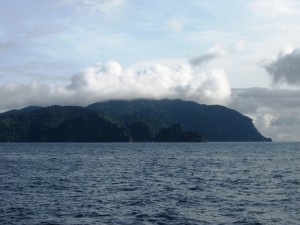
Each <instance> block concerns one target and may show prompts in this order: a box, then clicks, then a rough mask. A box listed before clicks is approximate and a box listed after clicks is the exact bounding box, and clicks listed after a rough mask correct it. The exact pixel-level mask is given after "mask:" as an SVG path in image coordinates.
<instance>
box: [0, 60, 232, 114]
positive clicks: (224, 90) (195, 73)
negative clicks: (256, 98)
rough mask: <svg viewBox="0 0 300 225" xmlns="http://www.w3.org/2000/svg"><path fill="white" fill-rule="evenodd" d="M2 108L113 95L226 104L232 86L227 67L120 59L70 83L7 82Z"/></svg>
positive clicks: (0, 91)
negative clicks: (134, 64) (139, 65)
mask: <svg viewBox="0 0 300 225" xmlns="http://www.w3.org/2000/svg"><path fill="white" fill-rule="evenodd" d="M0 96H2V97H1V99H0V102H1V103H0V109H1V110H2V111H3V110H6V109H12V108H20V107H24V106H28V105H41V106H45V105H49V104H63V105H70V104H76V105H87V104H90V103H93V102H96V101H103V100H110V99H137V98H150V99H161V98H181V99H186V100H193V101H196V102H199V103H208V104H210V103H213V104H224V103H226V102H227V101H228V99H229V98H230V86H229V83H228V81H227V77H226V74H225V72H224V71H222V70H220V69H210V70H207V71H202V70H201V69H200V68H196V67H193V66H191V65H190V64H189V63H184V64H181V65H177V66H165V65H160V64H156V65H152V66H149V67H147V68H144V69H139V70H134V69H133V68H131V67H128V68H123V67H122V66H121V65H120V64H119V63H118V62H116V61H108V62H106V63H99V64H96V65H94V66H90V67H87V68H85V69H83V70H81V71H80V73H78V74H76V75H74V76H73V77H72V78H71V80H70V84H69V85H58V84H43V83H40V82H37V81H35V82H32V83H30V84H20V83H13V84H4V85H1V86H0Z"/></svg>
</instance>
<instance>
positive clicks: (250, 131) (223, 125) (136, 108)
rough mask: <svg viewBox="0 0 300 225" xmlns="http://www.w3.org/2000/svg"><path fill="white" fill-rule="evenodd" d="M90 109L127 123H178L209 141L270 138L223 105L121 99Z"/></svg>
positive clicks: (249, 121)
mask: <svg viewBox="0 0 300 225" xmlns="http://www.w3.org/2000/svg"><path fill="white" fill-rule="evenodd" d="M87 108H89V109H92V110H95V111H98V112H106V113H110V114H111V115H113V116H116V117H118V118H119V119H120V120H122V121H125V122H126V123H131V122H132V121H134V120H140V119H141V118H144V119H145V118H147V119H148V120H152V121H160V122H161V123H162V124H163V125H164V126H171V125H173V124H175V123H179V124H181V126H182V127H183V129H185V130H194V131H198V132H200V133H203V134H205V135H206V136H207V137H208V140H209V141H271V140H270V139H268V138H265V137H264V136H262V135H261V134H260V133H259V132H258V131H257V129H256V128H255V126H254V125H253V123H252V120H251V119H250V118H248V117H246V116H244V115H242V114H241V113H239V112H237V111H235V110H232V109H229V108H226V107H224V106H220V105H201V104H198V103H195V102H191V101H182V100H133V101H120V100H118V101H108V102H99V103H95V104H92V105H89V106H88V107H87Z"/></svg>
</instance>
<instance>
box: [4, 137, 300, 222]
mask: <svg viewBox="0 0 300 225" xmlns="http://www.w3.org/2000/svg"><path fill="white" fill-rule="evenodd" d="M0 224H1V225H6V224H13V225H15V224H16V225H19V224H20V225H23V224H24V225H40V224H44V225H46V224H47V225H79V224H80V225H81V224H83V225H85V224H86V225H90V224H253V225H254V224H296V225H297V224H300V143H106V144H104V143H91V144H84V143H82V144H75V143H73V144H54V143H51V144H0Z"/></svg>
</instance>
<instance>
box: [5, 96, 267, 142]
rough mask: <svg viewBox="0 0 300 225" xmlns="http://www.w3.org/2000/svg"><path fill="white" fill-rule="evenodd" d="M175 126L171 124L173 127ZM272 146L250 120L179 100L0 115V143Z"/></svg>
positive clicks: (27, 110)
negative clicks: (260, 143) (234, 143)
mask: <svg viewBox="0 0 300 225" xmlns="http://www.w3.org/2000/svg"><path fill="white" fill-rule="evenodd" d="M174 124H175V125H174ZM207 139H208V140H209V141H271V139H268V138H265V137H263V136H262V135H261V134H260V133H259V132H258V131H257V130H256V128H255V127H254V125H253V123H252V121H251V119H250V118H248V117H246V116H244V115H242V114H240V113H239V112H237V111H234V110H231V109H228V108H226V107H223V106H219V105H213V106H209V105H200V104H197V103H195V102H190V101H182V100H133V101H108V102H100V103H95V104H92V105H89V106H87V107H76V106H50V107H45V108H42V107H34V106H32V107H27V108H24V109H22V110H12V111H8V112H6V113H2V114H0V141H1V142H107V141H109V142H123V141H165V142H183V141H188V142H202V141H207Z"/></svg>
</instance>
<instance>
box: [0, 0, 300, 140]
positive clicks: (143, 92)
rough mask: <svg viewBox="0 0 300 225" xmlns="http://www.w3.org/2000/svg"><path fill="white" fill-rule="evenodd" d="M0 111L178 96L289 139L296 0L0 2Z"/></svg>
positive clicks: (296, 94)
mask: <svg viewBox="0 0 300 225" xmlns="http://www.w3.org/2000/svg"><path fill="white" fill-rule="evenodd" d="M0 3H1V8H0V57H1V60H0V85H1V90H0V95H1V99H0V100H1V103H0V110H1V111H5V110H9V109H12V108H21V107H24V106H27V105H31V104H34V105H50V104H65V105H70V104H77V105H87V104H90V103H92V102H93V101H101V100H108V99H116V98H125V99H133V98H141V97H143V98H155V99H159V98H182V99H186V100H193V101H197V102H199V103H205V104H222V105H225V106H228V107H231V108H234V109H236V110H239V111H240V112H242V113H244V114H246V115H248V116H250V117H251V118H252V119H253V120H254V123H255V125H256V127H257V128H258V129H259V130H260V131H261V132H262V133H263V134H264V135H266V136H271V137H272V138H273V139H275V140H278V141H282V140H299V133H300V119H299V116H298V115H299V113H300V105H299V102H300V68H299V65H300V52H299V50H298V48H299V46H300V43H299V42H300V40H299V37H300V22H299V21H300V2H299V1H297V0H264V1H260V0H243V1H240V0H226V1H225V0H219V1H208V0H186V1H179V0H178V1H174V0H152V1H146V0H43V1H40V0H10V1H6V0H0Z"/></svg>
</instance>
